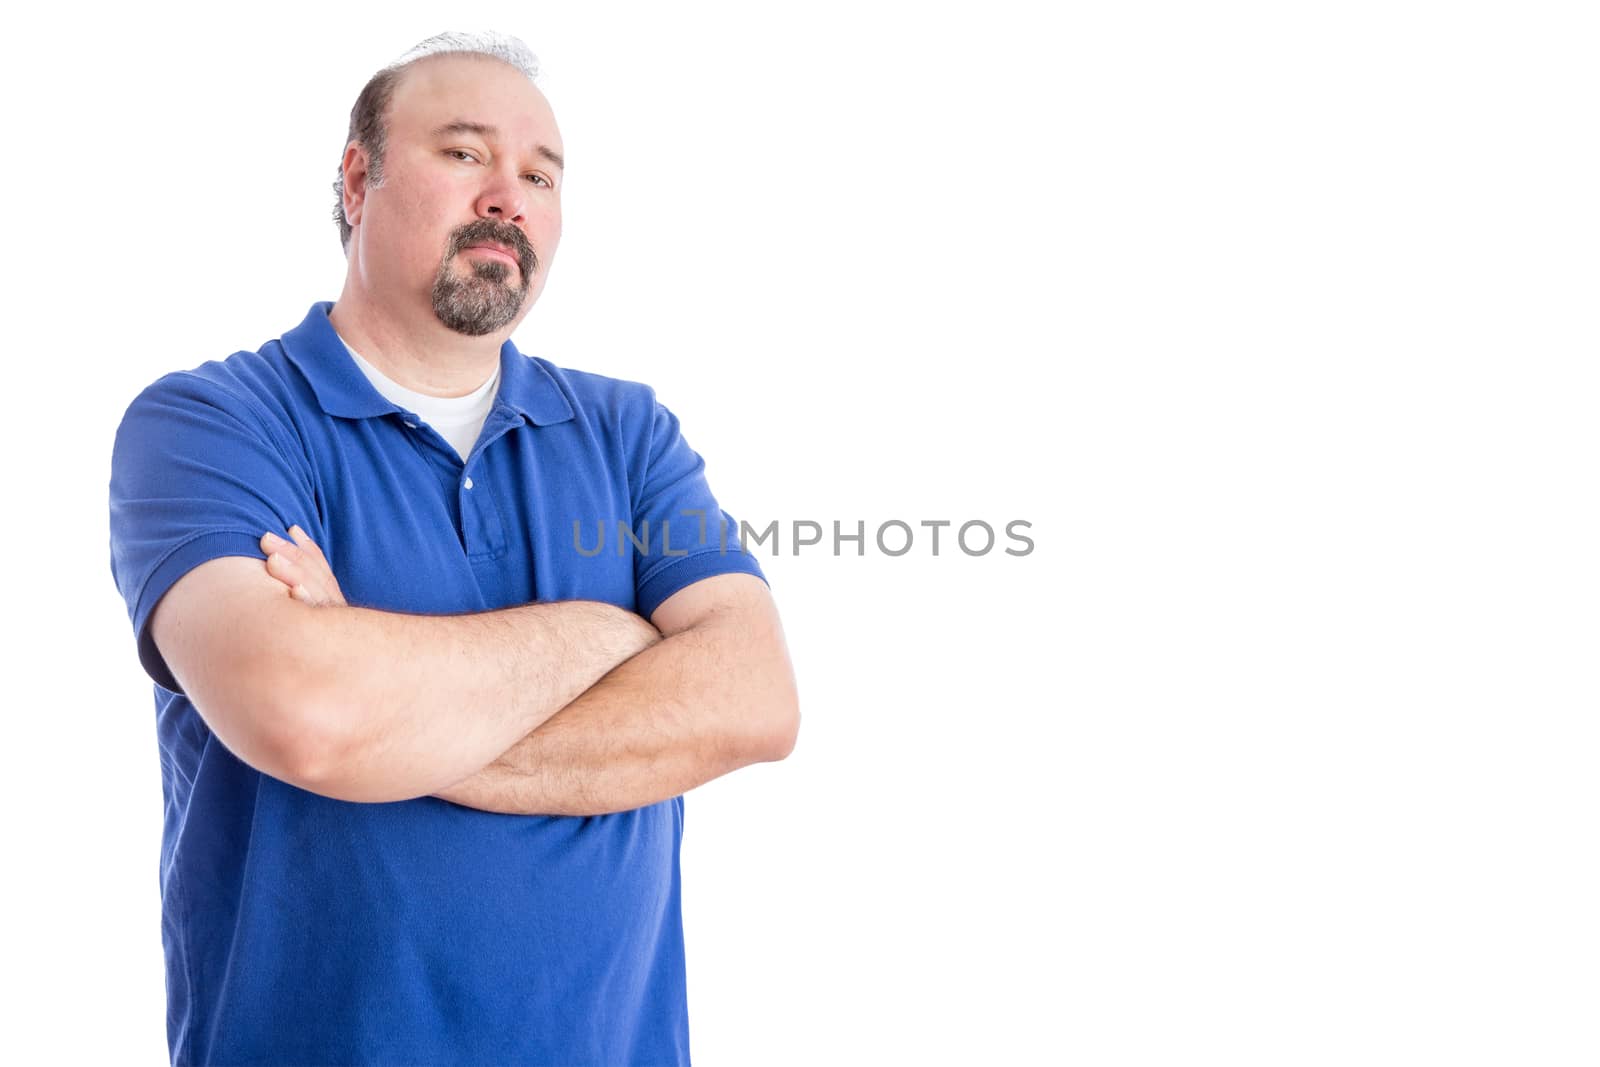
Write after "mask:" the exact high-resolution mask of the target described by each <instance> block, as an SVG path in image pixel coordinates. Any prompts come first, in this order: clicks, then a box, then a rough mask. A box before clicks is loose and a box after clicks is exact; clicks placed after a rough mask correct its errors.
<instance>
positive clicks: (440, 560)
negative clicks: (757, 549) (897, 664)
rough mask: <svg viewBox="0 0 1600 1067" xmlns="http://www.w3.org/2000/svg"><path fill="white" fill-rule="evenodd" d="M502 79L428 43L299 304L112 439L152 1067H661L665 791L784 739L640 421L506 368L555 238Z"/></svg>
mask: <svg viewBox="0 0 1600 1067" xmlns="http://www.w3.org/2000/svg"><path fill="white" fill-rule="evenodd" d="M536 72H537V68H536V66H535V60H534V59H533V57H532V56H531V55H530V54H529V53H528V52H527V50H526V48H525V47H524V46H522V45H521V43H520V42H518V41H516V40H515V39H513V38H504V37H500V36H497V35H496V36H488V35H485V36H476V37H464V36H461V35H442V36H441V37H437V38H433V39H430V40H429V41H426V42H424V43H423V44H422V45H419V46H418V47H417V48H416V49H413V50H412V51H411V52H410V53H408V54H407V55H406V56H405V57H402V59H401V60H400V61H399V62H398V63H396V64H395V65H393V66H391V67H390V68H386V69H385V70H384V71H381V72H379V73H378V74H377V75H376V76H374V78H373V79H372V81H371V82H370V83H369V84H368V85H367V87H366V88H365V89H364V90H363V92H362V94H361V96H360V98H359V99H358V101H357V104H356V107H355V109H354V111H353V112H352V117H351V127H350V137H349V140H348V143H347V146H346V148H345V151H344V156H343V159H342V161H341V165H340V181H339V183H338V185H337V189H338V192H339V205H338V220H339V223H340V229H341V235H342V238H343V240H344V243H345V250H346V255H347V257H348V272H347V275H346V280H345V285H344V290H343V293H342V294H341V295H340V298H339V300H338V302H337V303H335V304H332V305H329V304H325V303H320V304H316V305H314V306H313V307H312V308H311V310H310V312H309V313H308V314H307V315H306V317H305V320H304V321H303V322H302V323H301V324H300V325H299V326H297V327H295V328H294V329H293V330H290V331H289V332H288V333H286V334H284V335H283V336H282V337H281V338H280V339H278V340H275V341H272V342H269V343H268V344H266V345H264V346H263V347H262V348H261V349H260V350H259V351H256V352H238V353H235V354H233V355H232V356H229V357H228V358H227V359H225V360H221V361H217V360H213V361H210V362H207V363H204V364H203V365H201V366H198V367H196V368H194V369H193V370H189V371H179V372H174V373H171V374H168V375H165V376H164V377H162V378H160V379H158V380H157V381H156V382H154V383H153V384H151V385H150V386H149V387H148V388H146V389H145V390H144V391H143V392H142V393H140V395H139V396H138V397H137V398H136V399H135V400H134V401H133V403H132V404H131V405H130V406H129V408H128V410H127V412H126V414H125V415H124V418H123V421H122V424H121V425H120V427H119V428H118V431H117V437H116V444H115V448H114V452H113V457H112V475H111V485H110V489H111V493H110V498H111V564H112V573H113V576H114V577H115V579H116V581H117V584H118V587H119V589H120V591H121V592H122V594H123V596H124V598H125V599H126V601H127V604H128V610H129V615H130V618H131V620H132V622H133V625H134V632H135V635H136V639H137V647H138V651H139V655H140V659H141V662H142V663H143V665H144V666H145V668H146V670H147V671H148V672H149V674H150V676H151V678H152V679H153V680H154V682H155V683H156V688H155V697H156V711H157V728H158V729H157V732H158V739H159V742H160V749H161V763H162V776H163V786H164V790H165V795H166V821H165V828H164V837H163V847H162V854H161V891H162V935H163V941H164V944H165V948H166V962H167V987H168V1002H169V1013H168V1019H167V1025H168V1039H169V1042H170V1047H171V1055H172V1061H173V1062H174V1063H175V1064H177V1063H210V1062H219V1063H246V1062H248V1063H297V1064H310V1063H317V1064H328V1063H339V1064H358V1063H359V1064H368V1063H409V1064H415V1063H430V1064H436V1063H473V1064H488V1063H494V1064H507V1063H552V1064H554V1063H559V1064H580V1063H581V1064H624V1063H627V1064H682V1063H687V1062H688V1061H689V1052H688V1029H687V1007H686V1004H687V1000H686V992H685V986H684V951H683V943H682V922H681V912H680V897H679V868H678V859H679V844H680V841H681V835H682V830H683V799H682V796H681V794H682V793H683V792H685V791H686V790H689V789H692V788H693V787H694V786H696V785H699V784H701V783H703V782H705V781H708V780H710V779H712V778H715V777H717V776H719V775H722V774H726V773H728V772H729V771H732V770H734V769H736V768H739V767H742V766H746V765H749V764H751V763H755V762H758V761H770V760H778V759H782V758H784V757H785V756H786V755H787V754H788V752H789V751H790V749H791V747H792V746H793V744H794V739H795V733H796V730H797V727H798V722H799V716H798V710H797V708H798V705H797V699H796V696H795V687H794V680H793V674H792V670H791V667H790V664H789V660H788V655H787V652H786V650H785V646H784V640H783V635H782V630H781V626H780V624H779V620H778V616H777V612H776V609H775V608H774V606H773V603H772V599H771V597H770V594H769V592H768V589H767V586H766V584H765V579H764V577H763V576H762V574H761V571H760V568H759V567H758V566H757V565H756V562H755V560H754V558H753V557H751V556H749V555H747V554H744V553H743V552H741V551H739V549H738V547H737V546H738V538H737V532H736V531H737V526H736V525H735V524H734V523H733V521H732V519H731V518H730V517H729V516H728V515H727V513H726V512H724V511H723V510H722V509H721V508H720V507H719V506H718V504H717V502H716V500H715V498H714V497H713V496H712V495H711V492H710V489H709V487H708V485H707V483H706V480H705V477H704V464H703V463H702V461H701V459H700V457H699V456H698V455H696V453H695V452H694V451H693V450H691V449H690V448H689V446H688V445H687V444H686V443H685V440H684V438H683V436H682V435H681V433H680V432H679V428H678V422H677V419H676V418H675V417H674V416H673V415H672V413H671V412H670V411H668V410H667V409H666V408H665V407H664V406H662V405H661V404H660V403H659V402H658V401H657V400H656V399H655V396H654V393H653V392H652V391H651V390H650V389H649V388H648V387H647V386H644V385H640V384H636V383H632V382H624V381H619V380H615V379H611V378H606V377H602V376H599V375H594V374H586V373H582V372H578V371H572V370H565V369H562V368H559V367H556V366H554V365H553V364H551V363H549V362H547V361H545V360H542V359H535V358H530V357H527V356H524V355H522V354H521V353H519V352H518V351H517V349H516V347H515V346H514V345H513V344H512V343H511V341H510V335H511V333H512V331H513V330H514V329H515V328H516V326H517V324H518V323H520V322H521V321H522V319H523V317H524V316H525V315H526V314H527V312H528V310H529V308H530V307H531V305H532V304H533V301H534V300H535V299H536V298H537V297H538V294H539V292H540V290H541V289H542V287H543V285H544V281H545V278H546V276H547V274H548V272H549V269H550V263H551V260H552V258H553V256H554V254H555V250H556V245H557V242H558V240H559V237H560V231H561V209H560V196H561V188H562V184H563V163H562V146H561V138H560V133H559V131H558V129H557V127H556V123H555V118H554V116H553V115H552V113H551V111H550V107H549V105H548V103H547V101H546V100H545V98H544V96H543V94H542V93H541V92H540V91H539V89H538V88H537V87H536V86H535V85H534V82H533V79H534V77H535V75H536ZM728 527H732V528H733V530H734V531H735V532H734V533H733V534H732V535H731V536H729V535H727V533H726V530H727V528H728ZM596 541H599V542H600V544H601V550H599V551H596V550H595V543H596ZM647 620H648V621H647Z"/></svg>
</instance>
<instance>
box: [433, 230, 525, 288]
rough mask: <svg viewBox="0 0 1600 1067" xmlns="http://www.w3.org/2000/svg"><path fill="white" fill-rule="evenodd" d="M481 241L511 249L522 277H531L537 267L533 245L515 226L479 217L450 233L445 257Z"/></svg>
mask: <svg viewBox="0 0 1600 1067" xmlns="http://www.w3.org/2000/svg"><path fill="white" fill-rule="evenodd" d="M483 241H492V242H494V243H495V244H499V245H505V246H506V247H507V248H509V249H511V252H512V254H513V255H515V256H516V257H517V264H518V266H520V267H521V268H522V277H523V278H524V279H527V278H531V277H532V276H533V272H534V271H536V270H538V269H539V256H538V253H536V252H534V250H533V245H531V244H529V243H528V238H527V236H526V235H524V234H523V232H522V231H521V230H519V229H517V228H516V227H515V226H507V225H504V224H502V223H498V222H496V221H495V220H494V219H479V220H477V221H476V222H469V223H467V224H466V225H465V226H462V227H460V228H459V229H457V230H456V231H455V233H453V234H451V235H450V251H449V253H448V254H447V255H446V256H445V259H450V258H452V257H454V256H455V255H457V254H458V253H459V252H461V251H462V250H463V249H464V248H466V247H467V246H468V245H474V244H478V243H480V242H483Z"/></svg>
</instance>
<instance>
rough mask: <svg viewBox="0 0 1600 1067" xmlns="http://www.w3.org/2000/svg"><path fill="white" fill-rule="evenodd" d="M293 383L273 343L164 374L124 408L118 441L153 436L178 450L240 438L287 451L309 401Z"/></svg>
mask: <svg viewBox="0 0 1600 1067" xmlns="http://www.w3.org/2000/svg"><path fill="white" fill-rule="evenodd" d="M297 379H298V375H297V372H296V371H294V369H293V368H292V367H291V366H290V365H289V363H288V361H287V360H286V359H285V358H284V355H283V352H282V349H281V348H279V347H277V345H276V342H271V343H269V344H268V345H266V346H263V348H262V350H261V351H248V350H246V351H239V352H234V353H233V354H231V355H229V356H226V357H224V358H221V359H211V360H207V361H205V362H204V363H200V364H197V365H195V366H192V367H188V368H185V369H183V370H174V371H168V372H167V373H165V374H162V375H161V376H160V377H158V378H156V379H155V380H153V381H151V382H150V383H149V384H147V385H145V386H144V387H143V388H142V389H141V390H140V391H139V392H138V393H137V394H136V395H135V396H134V397H133V399H132V400H130V401H129V402H128V404H127V406H126V407H125V408H124V410H123V413H122V418H121V420H120V422H119V424H118V428H117V436H118V437H119V438H120V437H122V436H124V435H135V434H137V435H139V436H141V437H143V436H147V435H149V434H152V433H155V434H159V435H161V436H162V437H164V438H170V439H171V440H172V443H173V444H177V443H180V442H182V441H184V440H203V439H207V438H213V439H214V438H215V436H216V435H218V434H225V435H231V434H237V433H241V432H243V433H247V434H249V435H250V436H252V437H256V438H261V439H265V440H268V441H271V442H272V443H273V444H274V445H275V446H276V447H277V448H278V449H279V450H280V451H292V450H293V448H294V446H295V445H296V442H297V441H298V439H299V433H298V432H297V430H296V429H295V427H296V426H297V425H298V424H299V422H300V421H301V419H300V418H299V415H298V411H299V409H303V408H304V406H305V404H306V402H307V399H308V395H307V392H308V391H307V388H306V386H305V383H304V382H302V381H299V380H297Z"/></svg>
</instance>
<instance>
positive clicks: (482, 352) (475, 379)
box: [328, 272, 510, 397]
mask: <svg viewBox="0 0 1600 1067" xmlns="http://www.w3.org/2000/svg"><path fill="white" fill-rule="evenodd" d="M352 273H353V272H352ZM328 319H329V321H330V322H332V323H333V328H334V329H335V330H337V331H339V336H340V337H343V338H344V339H345V341H346V343H348V344H349V345H350V347H351V348H353V349H355V350H356V351H357V352H359V353H361V358H362V359H364V360H366V361H367V362H368V363H371V364H372V365H373V366H374V367H377V368H378V370H380V371H381V372H383V374H384V375H386V376H387V377H389V378H392V379H393V380H394V381H396V382H399V383H400V384H401V385H403V386H405V387H406V388H407V389H410V390H413V391H414V392H418V393H423V394H426V395H427V396H441V397H456V396H466V395H467V394H468V393H470V392H472V391H473V390H474V389H477V388H478V387H479V386H481V385H482V384H483V383H484V382H486V381H488V380H489V378H490V377H491V376H492V375H493V374H494V372H495V371H496V370H497V369H498V368H499V366H500V346H501V344H502V343H503V342H504V341H505V339H506V337H507V336H508V335H509V333H510V331H509V330H503V331H497V332H495V333H492V334H485V335H484V336H482V337H468V336H466V335H465V334H460V333H456V332H455V331H454V330H452V329H449V328H448V327H446V326H445V325H444V323H442V322H440V321H439V319H438V316H436V315H435V314H434V313H433V309H432V308H431V307H424V308H423V309H421V311H420V312H418V311H417V310H415V309H410V310H409V313H408V309H404V308H394V307H388V306H380V305H379V304H378V303H377V302H376V301H375V300H373V299H372V294H371V293H369V292H366V291H365V290H364V289H363V288H362V287H361V286H360V285H358V284H357V283H356V282H355V280H354V279H353V278H350V277H346V278H345V283H344V292H343V293H341V294H340V295H339V300H338V302H337V303H335V304H334V306H333V308H332V309H331V310H329V312H328Z"/></svg>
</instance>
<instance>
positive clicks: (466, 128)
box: [433, 119, 567, 171]
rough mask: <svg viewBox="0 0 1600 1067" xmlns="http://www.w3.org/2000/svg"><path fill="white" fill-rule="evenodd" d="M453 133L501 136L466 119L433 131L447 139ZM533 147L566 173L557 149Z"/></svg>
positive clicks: (482, 125) (490, 127)
mask: <svg viewBox="0 0 1600 1067" xmlns="http://www.w3.org/2000/svg"><path fill="white" fill-rule="evenodd" d="M452 133H475V134H477V135H478V136H479V137H493V138H496V139H498V138H499V136H500V131H499V130H498V129H496V128H495V127H493V126H490V125H488V124H487V123H482V122H469V121H467V120H466V119H456V120H455V121H454V122H447V123H445V124H444V125H443V126H440V127H439V128H438V129H437V130H434V131H433V135H434V136H435V137H446V136H449V135H450V134H452ZM533 147H534V150H535V151H536V152H538V153H539V154H540V155H541V156H543V157H544V158H545V159H548V160H549V161H550V162H552V163H554V164H555V165H556V166H557V167H559V168H560V169H561V170H563V171H564V170H566V169H567V165H566V162H565V161H564V160H563V159H562V158H561V153H560V152H557V151H556V150H555V149H553V148H550V147H548V146H546V145H542V144H541V145H534V146H533Z"/></svg>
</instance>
